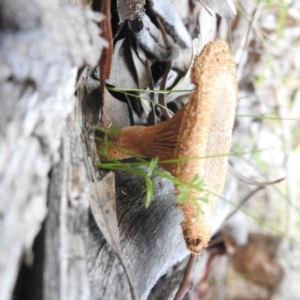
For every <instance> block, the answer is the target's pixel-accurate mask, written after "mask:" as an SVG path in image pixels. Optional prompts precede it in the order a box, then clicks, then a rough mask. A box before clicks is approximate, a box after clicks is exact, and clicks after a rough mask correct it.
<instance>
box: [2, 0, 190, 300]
mask: <svg viewBox="0 0 300 300" xmlns="http://www.w3.org/2000/svg"><path fill="white" fill-rule="evenodd" d="M100 19H101V16H100V15H99V14H95V13H92V12H91V11H89V10H83V9H81V8H79V7H77V6H72V5H70V4H69V3H68V1H63V0H61V1H58V0H56V1H53V0H52V1H50V0H43V1H42V0H33V1H30V5H29V3H28V2H26V1H25V2H24V1H22V0H13V1H12V0H3V1H2V2H1V3H0V33H1V34H0V65H1V69H0V91H1V93H0V99H1V100H0V101H1V110H0V153H1V155H0V194H1V202H0V216H1V218H0V239H1V244H0V245H1V246H0V299H1V300H8V299H22V300H24V299H31V300H32V299H34V300H36V299H45V300H46V299H47V300H52V299H55V300H57V299H61V300H62V299H68V300H71V299H102V300H105V299H118V300H120V299H124V300H125V299H126V300H127V299H134V298H135V299H147V298H148V295H149V293H150V292H151V289H153V287H154V285H155V284H156V282H157V281H158V280H159V279H160V278H161V277H162V276H163V275H164V274H165V273H166V272H167V271H168V269H170V268H171V267H172V266H173V265H175V264H176V263H177V262H178V261H181V260H182V259H184V258H185V257H186V256H188V252H187V250H186V247H185V244H184V240H183V237H182V232H181V228H180V223H181V221H182V215H181V213H180V212H179V211H178V210H177V209H176V208H175V204H174V202H175V201H174V196H173V193H174V187H173V185H172V184H171V182H169V181H167V180H165V179H161V178H154V179H153V180H154V182H155V197H154V199H153V202H152V204H151V206H150V208H149V209H145V206H144V201H145V186H144V182H143V180H142V179H141V178H140V177H138V176H137V175H134V174H131V173H122V172H118V173H117V174H116V181H115V184H116V188H115V189H114V176H113V175H110V174H108V175H107V174H105V173H103V172H99V170H98V168H97V164H98V158H97V155H96V152H95V146H94V131H95V128H96V127H97V126H98V125H99V111H100V104H99V94H98V93H99V82H97V81H92V80H91V79H90V77H89V71H88V70H87V69H85V70H84V71H83V72H82V73H81V75H82V77H81V79H80V80H79V81H78V82H77V90H76V96H74V93H75V85H76V78H77V73H78V70H79V69H80V68H82V67H84V66H86V65H91V66H95V65H96V64H97V62H98V59H99V56H100V53H101V49H102V47H103V46H104V45H105V41H104V40H102V39H101V38H100V36H99V30H98V27H97V26H96V23H95V21H99V20H100ZM111 101H116V100H113V99H112V100H111ZM116 105H117V107H118V108H117V109H116ZM108 109H111V110H112V111H111V117H112V118H114V120H116V122H119V123H118V124H116V125H119V126H124V125H128V124H129V116H128V111H127V106H126V105H124V104H123V103H121V102H116V103H115V105H111V106H110V108H108ZM115 190H116V203H115V197H114V192H115ZM104 191H105V192H104ZM175 277H176V276H175ZM162 280H165V282H167V283H168V284H158V285H157V286H156V289H155V291H154V292H153V293H152V296H151V299H160V298H159V297H160V296H159V295H165V296H164V299H171V298H172V297H173V295H174V294H175V292H176V290H177V286H176V285H174V284H173V283H172V277H170V278H169V279H168V278H167V277H166V278H163V279H162ZM178 280H179V279H178V277H176V282H178ZM166 286H168V291H164V289H165V287H166Z"/></svg>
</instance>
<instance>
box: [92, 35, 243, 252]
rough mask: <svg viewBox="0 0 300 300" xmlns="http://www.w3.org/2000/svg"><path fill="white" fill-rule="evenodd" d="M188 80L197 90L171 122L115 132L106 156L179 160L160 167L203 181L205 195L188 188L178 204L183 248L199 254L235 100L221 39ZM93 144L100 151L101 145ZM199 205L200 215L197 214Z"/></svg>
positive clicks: (222, 170) (218, 187)
mask: <svg viewBox="0 0 300 300" xmlns="http://www.w3.org/2000/svg"><path fill="white" fill-rule="evenodd" d="M191 80H192V82H193V83H195V85H196V88H195V90H194V92H193V94H192V95H191V98H190V100H189V102H188V103H187V104H186V105H185V106H184V107H183V108H182V109H181V110H180V111H178V112H177V113H176V114H175V115H174V116H173V118H171V119H169V120H167V121H165V122H161V123H159V124H157V125H154V126H148V127H145V126H131V127H125V128H121V129H119V132H118V134H117V135H116V137H115V138H112V139H111V140H110V142H109V146H108V149H107V155H108V157H111V158H113V159H123V158H126V157H129V156H130V155H129V154H131V153H133V154H134V155H136V156H141V157H147V158H155V157H158V158H159V159H160V160H167V159H174V158H176V159H182V161H179V162H176V163H175V162H173V163H169V164H163V165H161V166H162V167H163V168H164V169H166V170H167V171H168V172H170V173H171V174H172V175H173V176H175V177H177V178H179V179H180V180H182V181H183V182H186V183H189V182H192V181H193V178H195V175H196V174H197V176H198V178H201V179H203V181H204V184H205V190H206V192H205V193H204V192H198V191H196V190H191V191H190V196H189V199H188V202H187V203H185V204H177V206H178V207H179V208H180V209H181V210H182V211H183V214H184V220H183V222H182V224H181V226H182V230H183V235H184V239H185V242H186V245H187V248H188V249H189V250H190V251H191V252H192V253H194V254H199V253H200V252H201V249H202V248H203V247H206V246H207V243H208V242H209V240H210V237H211V227H212V218H213V214H214V208H215V205H216V202H217V200H218V198H219V196H218V195H220V194H221V192H222V190H223V187H224V182H225V177H226V174H227V165H228V156H227V154H228V153H229V151H230V148H231V136H232V128H233V123H234V118H235V109H236V102H237V77H236V65H235V63H234V60H233V57H232V54H231V51H230V49H229V47H228V45H227V44H226V43H225V42H224V41H221V40H215V41H213V42H210V43H209V44H207V45H206V46H205V47H204V48H203V50H202V52H201V53H200V55H198V56H196V58H195V61H194V65H193V68H192V76H191ZM96 143H97V148H98V149H99V150H101V149H103V147H104V146H103V143H102V142H101V141H97V142H96ZM122 148H123V149H126V150H128V152H127V153H124V152H123V151H122V150H120V149H122ZM131 156H132V155H131ZM189 158H191V159H189ZM195 158H199V159H195ZM178 194H179V190H178V188H177V187H175V195H178ZM204 194H205V195H204ZM202 197H205V198H206V199H207V200H208V201H207V202H204V201H202V200H201V198H202ZM195 199H196V200H195ZM195 201H197V203H195ZM197 206H198V207H200V209H201V211H202V213H201V214H200V215H199V216H197Z"/></svg>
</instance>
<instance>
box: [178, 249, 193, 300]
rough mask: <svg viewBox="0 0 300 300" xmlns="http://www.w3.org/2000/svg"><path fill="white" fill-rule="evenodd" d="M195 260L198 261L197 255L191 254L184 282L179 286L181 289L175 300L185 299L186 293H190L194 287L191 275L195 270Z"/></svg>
mask: <svg viewBox="0 0 300 300" xmlns="http://www.w3.org/2000/svg"><path fill="white" fill-rule="evenodd" d="M195 260H196V255H194V254H191V255H190V258H189V262H188V265H187V267H186V270H185V273H184V277H183V279H182V282H181V284H180V286H179V289H178V291H177V293H176V295H175V297H174V300H181V299H182V298H183V297H184V295H185V294H186V292H187V291H189V290H190V289H191V288H192V287H193V284H192V282H191V281H190V277H191V273H192V270H193V266H194V263H195Z"/></svg>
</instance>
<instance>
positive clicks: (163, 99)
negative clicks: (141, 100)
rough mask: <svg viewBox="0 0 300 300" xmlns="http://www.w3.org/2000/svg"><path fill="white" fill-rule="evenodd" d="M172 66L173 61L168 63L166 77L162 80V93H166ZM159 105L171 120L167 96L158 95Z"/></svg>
mask: <svg viewBox="0 0 300 300" xmlns="http://www.w3.org/2000/svg"><path fill="white" fill-rule="evenodd" d="M172 65H173V60H172V59H169V60H168V63H167V67H166V69H165V72H164V75H163V77H162V80H161V84H160V90H161V91H164V90H165V89H166V85H167V80H168V75H169V72H170V71H171V68H172ZM158 103H159V104H160V105H161V106H160V111H161V113H162V114H163V116H164V117H165V118H166V119H167V120H169V119H171V118H172V116H171V115H170V113H169V111H168V109H167V103H166V95H165V94H159V95H158Z"/></svg>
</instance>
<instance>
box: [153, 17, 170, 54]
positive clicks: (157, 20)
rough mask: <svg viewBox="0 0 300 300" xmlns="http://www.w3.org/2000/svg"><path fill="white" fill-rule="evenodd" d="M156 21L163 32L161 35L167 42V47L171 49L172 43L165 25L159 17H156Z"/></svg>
mask: <svg viewBox="0 0 300 300" xmlns="http://www.w3.org/2000/svg"><path fill="white" fill-rule="evenodd" d="M156 22H157V25H158V27H159V30H160V32H161V36H162V38H163V41H164V43H165V46H166V48H167V49H170V47H171V45H170V41H169V39H168V35H167V33H166V30H165V27H164V26H163V24H162V23H161V21H160V19H159V17H156Z"/></svg>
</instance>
